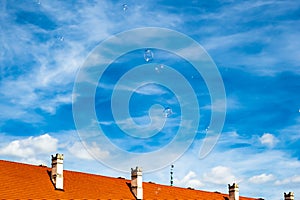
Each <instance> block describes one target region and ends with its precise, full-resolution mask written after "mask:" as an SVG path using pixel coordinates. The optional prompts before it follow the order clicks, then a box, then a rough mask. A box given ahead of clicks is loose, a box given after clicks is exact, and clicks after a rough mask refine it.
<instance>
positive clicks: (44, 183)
mask: <svg viewBox="0 0 300 200" xmlns="http://www.w3.org/2000/svg"><path fill="white" fill-rule="evenodd" d="M50 171H51V168H48V167H41V166H35V165H29V164H22V163H16V162H10V161H3V160H0V172H1V173H0V186H1V187H0V199H135V198H134V195H133V194H132V193H131V191H130V180H126V179H121V178H112V177H106V176H101V175H95V174H87V173H81V172H74V171H68V170H64V190H63V191H61V190H55V188H54V185H53V184H52V182H51V180H50ZM143 191H144V199H199V200H204V199H205V200H214V199H215V200H224V199H227V198H228V195H226V194H220V193H215V192H205V191H201V190H191V189H186V188H179V187H171V186H166V185H160V184H154V183H146V182H144V183H143ZM226 197H227V198H226ZM240 200H254V199H253V198H245V197H240Z"/></svg>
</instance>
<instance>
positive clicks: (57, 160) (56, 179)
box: [51, 153, 64, 190]
mask: <svg viewBox="0 0 300 200" xmlns="http://www.w3.org/2000/svg"><path fill="white" fill-rule="evenodd" d="M63 163H64V154H58V153H57V154H56V155H55V156H53V155H52V163H51V165H52V170H51V180H52V182H53V184H54V186H55V189H57V190H63V189H64V176H63Z"/></svg>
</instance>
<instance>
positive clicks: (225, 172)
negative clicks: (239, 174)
mask: <svg viewBox="0 0 300 200" xmlns="http://www.w3.org/2000/svg"><path fill="white" fill-rule="evenodd" d="M203 180H205V181H206V182H210V183H214V184H220V185H226V184H228V183H232V182H234V181H235V180H236V178H235V176H234V175H233V174H232V172H231V169H230V168H228V167H225V166H217V167H214V168H212V169H211V171H210V172H208V173H204V174H203Z"/></svg>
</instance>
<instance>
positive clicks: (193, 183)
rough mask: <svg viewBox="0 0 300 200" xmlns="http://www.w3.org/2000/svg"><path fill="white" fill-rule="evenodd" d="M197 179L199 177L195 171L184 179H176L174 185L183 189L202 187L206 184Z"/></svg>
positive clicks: (190, 172)
mask: <svg viewBox="0 0 300 200" xmlns="http://www.w3.org/2000/svg"><path fill="white" fill-rule="evenodd" d="M196 177H197V175H196V173H195V172H194V171H189V172H188V173H187V174H186V175H185V176H184V177H183V178H182V179H180V180H179V179H174V184H175V185H179V186H182V187H192V188H199V187H202V186H203V185H204V184H203V183H202V182H201V181H200V180H199V179H197V178H196Z"/></svg>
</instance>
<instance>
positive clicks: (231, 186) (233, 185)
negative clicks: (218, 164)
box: [228, 183, 239, 189]
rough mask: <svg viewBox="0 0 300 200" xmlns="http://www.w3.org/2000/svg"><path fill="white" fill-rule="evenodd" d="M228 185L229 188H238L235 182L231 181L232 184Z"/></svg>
mask: <svg viewBox="0 0 300 200" xmlns="http://www.w3.org/2000/svg"><path fill="white" fill-rule="evenodd" d="M228 187H229V188H230V189H231V188H239V186H238V184H237V183H233V184H232V185H230V184H228Z"/></svg>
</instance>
